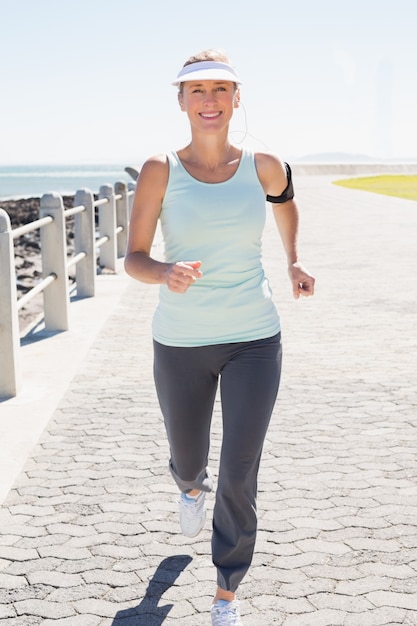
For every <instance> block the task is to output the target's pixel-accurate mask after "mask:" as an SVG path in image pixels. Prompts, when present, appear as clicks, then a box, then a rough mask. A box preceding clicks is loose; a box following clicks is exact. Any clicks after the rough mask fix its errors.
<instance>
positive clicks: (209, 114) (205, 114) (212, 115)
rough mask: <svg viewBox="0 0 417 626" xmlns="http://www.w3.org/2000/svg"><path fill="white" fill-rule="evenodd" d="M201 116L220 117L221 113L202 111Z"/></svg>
mask: <svg viewBox="0 0 417 626" xmlns="http://www.w3.org/2000/svg"><path fill="white" fill-rule="evenodd" d="M200 115H201V117H210V118H211V117H218V116H219V115H220V113H201V114H200Z"/></svg>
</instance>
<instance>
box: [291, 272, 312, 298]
mask: <svg viewBox="0 0 417 626" xmlns="http://www.w3.org/2000/svg"><path fill="white" fill-rule="evenodd" d="M288 274H289V276H290V280H291V284H292V290H293V295H294V298H295V299H296V300H297V299H298V298H299V297H300V296H313V295H314V284H315V282H316V279H315V278H314V277H313V276H311V274H309V273H308V272H307V270H306V269H305V268H304V267H303V266H302V265H301V263H293V264H292V265H290V266H289V268H288Z"/></svg>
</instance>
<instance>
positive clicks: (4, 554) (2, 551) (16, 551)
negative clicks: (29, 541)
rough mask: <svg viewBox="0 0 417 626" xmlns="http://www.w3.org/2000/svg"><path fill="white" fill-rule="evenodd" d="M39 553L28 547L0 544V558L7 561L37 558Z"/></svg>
mask: <svg viewBox="0 0 417 626" xmlns="http://www.w3.org/2000/svg"><path fill="white" fill-rule="evenodd" d="M38 557H39V554H38V552H37V551H36V550H33V549H30V548H27V549H26V548H16V547H15V546H0V559H5V560H9V561H31V560H32V559H37V558H38Z"/></svg>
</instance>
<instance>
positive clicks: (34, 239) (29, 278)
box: [0, 196, 74, 333]
mask: <svg viewBox="0 0 417 626" xmlns="http://www.w3.org/2000/svg"><path fill="white" fill-rule="evenodd" d="M63 201H64V206H65V208H71V207H72V206H73V202H74V196H63ZM39 207H40V198H38V197H34V198H22V199H18V200H0V208H2V209H4V210H5V211H6V212H7V213H8V215H9V217H10V222H11V225H12V229H13V230H14V229H15V228H18V227H19V226H23V225H24V224H28V223H29V222H33V221H34V220H37V219H38V218H39ZM66 235H67V250H68V255H69V256H70V255H71V254H72V252H73V249H74V218H73V217H69V218H68V219H67V220H66ZM14 250H15V268H16V288H17V297H18V299H19V298H21V297H22V296H23V295H24V294H26V293H27V292H28V291H29V290H30V289H31V288H32V287H33V286H34V285H36V283H37V282H38V281H39V280H40V279H41V278H42V264H41V254H40V233H39V229H38V230H34V231H32V232H31V233H28V234H26V235H22V236H21V237H18V238H17V239H15V241H14ZM42 311H43V302H42V294H39V295H38V296H36V297H35V298H34V299H33V300H31V301H30V302H29V303H28V304H27V306H26V307H23V308H22V309H21V310H20V311H19V328H20V332H21V333H24V331H25V329H27V328H28V327H29V326H30V325H31V324H32V323H33V322H34V321H35V320H36V319H37V318H38V317H39V316H40V315H41V314H42Z"/></svg>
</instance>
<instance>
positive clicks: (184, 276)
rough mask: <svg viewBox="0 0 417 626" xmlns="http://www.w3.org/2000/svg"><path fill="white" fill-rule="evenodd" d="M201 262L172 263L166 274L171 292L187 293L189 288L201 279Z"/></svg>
mask: <svg viewBox="0 0 417 626" xmlns="http://www.w3.org/2000/svg"><path fill="white" fill-rule="evenodd" d="M200 267H201V261H179V262H178V263H171V264H170V265H168V268H167V270H166V272H165V283H166V285H167V287H168V289H169V290H170V291H174V292H175V293H185V292H186V291H187V290H188V288H189V287H190V286H191V285H193V284H194V283H195V281H196V280H197V279H198V278H201V277H202V275H203V273H202V272H200V269H199V268H200Z"/></svg>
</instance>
